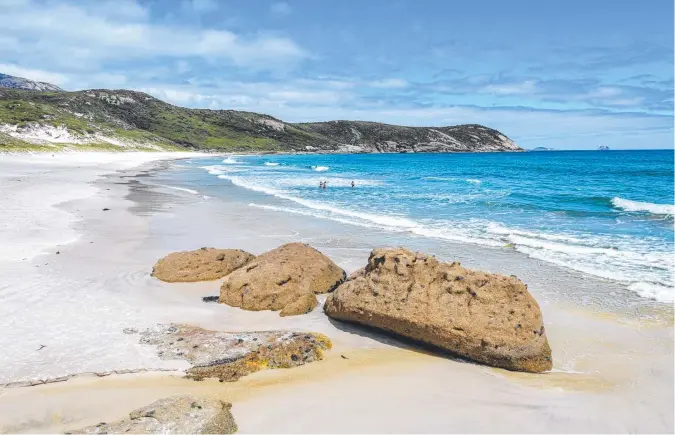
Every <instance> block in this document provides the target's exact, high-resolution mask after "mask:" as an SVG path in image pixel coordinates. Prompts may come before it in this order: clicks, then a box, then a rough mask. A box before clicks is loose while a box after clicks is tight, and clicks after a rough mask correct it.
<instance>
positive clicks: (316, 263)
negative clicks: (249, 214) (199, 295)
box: [218, 243, 345, 315]
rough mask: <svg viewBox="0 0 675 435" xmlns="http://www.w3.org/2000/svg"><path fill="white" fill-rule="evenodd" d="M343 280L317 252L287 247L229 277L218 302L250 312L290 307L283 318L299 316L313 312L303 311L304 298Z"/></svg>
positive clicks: (341, 273)
mask: <svg viewBox="0 0 675 435" xmlns="http://www.w3.org/2000/svg"><path fill="white" fill-rule="evenodd" d="M344 279H345V272H344V271H343V270H342V269H340V268H339V267H338V266H337V265H336V264H335V263H333V262H332V261H331V259H330V258H328V257H326V256H325V255H323V254H322V253H321V252H319V251H317V250H316V249H314V248H312V247H311V246H309V245H306V244H304V243H288V244H286V245H282V246H280V247H278V248H276V249H273V250H271V251H269V252H266V253H264V254H262V255H260V256H258V257H256V258H255V260H253V261H251V262H250V263H249V264H247V265H246V267H242V268H241V269H238V270H235V271H234V272H232V273H231V274H229V275H228V276H227V277H226V278H225V281H224V282H223V285H222V287H221V288H220V299H219V300H218V302H220V303H224V304H228V305H231V306H233V307H240V308H243V309H245V310H252V311H259V310H273V311H277V310H283V309H284V307H286V306H287V305H290V304H294V305H295V306H294V307H292V308H293V309H289V310H286V311H285V312H284V314H288V315H293V314H303V313H304V312H307V311H309V310H311V308H314V307H313V306H312V307H311V308H310V309H308V310H305V308H308V304H311V303H312V300H311V298H308V297H307V295H313V294H316V293H326V292H330V291H332V290H333V289H335V287H337V286H338V285H339V284H340V283H342V281H344ZM314 305H316V304H314ZM299 307H303V309H300V310H299V311H300V312H298V308H299Z"/></svg>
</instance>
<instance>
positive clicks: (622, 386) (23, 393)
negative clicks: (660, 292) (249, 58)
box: [0, 153, 673, 433]
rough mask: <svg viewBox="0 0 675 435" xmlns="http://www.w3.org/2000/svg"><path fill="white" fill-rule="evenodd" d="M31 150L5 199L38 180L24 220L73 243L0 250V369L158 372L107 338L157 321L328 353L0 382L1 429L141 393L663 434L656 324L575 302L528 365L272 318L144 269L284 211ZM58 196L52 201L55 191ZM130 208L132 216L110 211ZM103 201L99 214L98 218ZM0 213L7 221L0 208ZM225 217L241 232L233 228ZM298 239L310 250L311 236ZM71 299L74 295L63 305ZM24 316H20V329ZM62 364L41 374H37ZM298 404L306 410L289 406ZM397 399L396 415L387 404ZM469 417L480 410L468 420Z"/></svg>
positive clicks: (384, 424)
mask: <svg viewBox="0 0 675 435" xmlns="http://www.w3.org/2000/svg"><path fill="white" fill-rule="evenodd" d="M143 154H145V153H143ZM191 156H193V155H188V156H186V157H191ZM46 157H47V156H44V159H43V160H44V161H35V162H33V161H31V160H30V158H27V156H26V157H23V160H21V159H19V160H21V161H14V162H8V161H7V160H5V159H3V158H2V157H0V169H2V171H1V172H0V173H2V174H6V175H5V176H3V175H0V177H2V178H0V183H3V185H4V184H5V183H6V182H7V183H9V181H7V180H11V179H21V180H22V181H20V182H18V181H15V183H17V184H18V183H24V182H27V181H29V180H28V178H30V183H31V184H30V185H29V187H30V190H27V191H19V190H18V189H12V191H13V192H14V194H15V196H14V197H13V198H18V199H21V198H22V195H24V194H23V193H22V192H34V193H35V194H37V193H40V192H42V191H43V189H47V188H48V187H49V186H51V187H53V190H51V191H50V192H52V193H51V195H49V197H48V198H44V201H36V202H37V203H38V204H39V205H40V207H42V208H40V209H35V210H39V211H38V212H37V213H35V212H34V211H33V209H30V210H28V211H29V212H32V213H28V215H32V214H37V215H40V214H42V213H45V211H44V210H48V209H49V208H54V206H56V207H57V208H56V210H57V211H58V212H60V213H65V214H66V215H69V216H70V217H69V218H68V219H69V220H66V219H65V217H64V219H56V220H54V219H55V218H50V219H44V220H43V221H42V225H44V226H45V228H47V229H49V224H50V223H55V224H58V228H59V230H58V232H59V236H60V235H62V234H63V235H65V234H68V235H69V236H70V235H71V234H77V235H79V239H77V240H76V241H74V242H72V243H68V244H65V245H64V242H68V241H69V239H67V238H66V237H63V238H58V240H57V239H54V240H50V241H49V242H50V243H53V242H54V241H56V242H57V243H58V244H59V247H58V248H56V249H59V250H60V252H61V253H60V254H58V256H57V255H56V254H55V252H54V251H55V245H35V249H38V248H39V249H41V250H44V249H45V248H46V249H47V251H48V253H47V254H45V255H40V256H38V257H36V258H34V260H33V261H29V260H25V261H18V262H16V261H11V262H9V261H7V260H0V275H1V276H0V278H3V279H4V283H5V287H3V288H2V289H0V297H3V298H5V297H7V296H11V297H12V298H11V299H10V300H9V301H7V299H3V305H4V306H5V307H6V309H12V312H10V313H7V314H8V315H4V316H0V319H1V320H0V327H2V329H3V331H7V332H8V334H9V335H7V334H6V335H5V337H4V341H3V342H2V343H1V344H2V345H3V348H4V349H5V352H4V353H3V356H2V362H3V364H0V367H5V368H6V367H8V366H9V365H10V364H11V365H12V366H16V367H18V370H19V372H23V373H25V374H29V373H28V372H29V371H30V370H38V371H39V370H47V371H49V369H50V367H53V368H58V367H59V366H60V365H61V364H63V363H66V362H68V358H72V359H73V360H75V362H76V363H75V364H74V365H71V368H72V370H75V371H77V370H80V371H96V370H92V368H94V369H96V368H97V367H95V366H96V364H99V367H100V368H102V369H104V370H113V369H117V368H120V369H123V368H130V367H129V366H127V367H123V366H117V367H116V366H114V364H119V362H120V361H121V362H122V363H124V361H125V359H127V360H128V361H134V362H135V363H137V362H138V361H139V358H140V361H145V365H146V366H147V367H159V366H157V365H154V364H155V363H156V357H155V355H153V354H152V352H151V351H150V350H148V349H144V348H142V347H140V346H138V344H137V343H135V342H134V340H133V339H129V340H128V341H119V340H124V339H125V337H124V335H123V334H122V333H121V329H122V328H123V327H125V326H141V327H142V326H143V325H146V324H151V323H153V322H157V321H184V322H193V323H195V324H199V325H200V326H203V327H208V328H212V329H221V330H247V329H252V328H253V329H257V330H264V329H275V328H276V329H294V330H308V331H315V332H322V333H325V334H327V335H329V336H330V337H331V339H333V341H334V343H335V348H334V350H333V351H331V352H329V355H328V358H327V359H326V360H325V361H323V362H319V363H312V364H309V365H307V366H304V367H300V368H295V369H289V370H271V371H267V372H260V373H257V374H254V375H251V376H248V377H246V378H243V379H242V380H240V381H238V382H236V383H234V384H227V385H223V384H218V383H217V382H216V383H212V382H205V383H194V382H192V381H186V380H183V379H180V378H178V377H177V376H176V375H169V374H137V375H111V376H108V377H105V378H77V379H72V380H69V381H67V382H63V383H59V384H52V385H45V386H38V387H31V388H18V389H8V390H4V391H2V392H1V394H0V409H2V411H0V431H1V432H57V431H64V430H66V429H72V428H75V427H81V426H84V425H86V424H90V423H97V422H98V421H107V420H111V419H115V418H119V417H121V416H122V415H124V414H125V413H126V412H128V411H129V410H131V409H133V408H134V407H137V406H141V405H145V404H147V403H149V402H150V401H152V400H154V399H156V398H161V397H166V396H168V395H172V394H176V393H185V392H189V393H194V394H202V395H215V396H219V397H222V398H223V399H226V400H230V401H232V402H233V404H234V407H233V414H234V416H235V419H236V420H237V423H238V424H239V426H240V431H241V432H242V433H246V432H249V433H254V432H355V431H360V432H376V431H379V432H392V431H393V432H420V431H424V432H475V431H483V432H494V431H515V432H522V431H540V432H547V431H563V432H569V431H580V432H597V431H612V432H623V431H633V432H648V431H656V432H668V431H672V430H673V423H672V416H673V414H672V405H673V398H672V390H670V389H669V388H667V387H669V386H670V385H672V379H673V378H672V325H671V327H670V332H669V330H668V329H667V328H666V329H664V327H663V326H651V327H650V326H648V325H641V324H639V323H637V324H636V323H625V322H616V321H615V320H613V319H604V318H601V317H599V316H596V315H593V314H591V313H588V312H585V311H584V310H583V309H579V310H578V312H575V311H570V310H566V309H563V308H562V307H557V306H549V307H548V308H547V311H546V313H545V321H546V324H547V331H548V333H549V334H550V340H551V345H552V347H553V348H554V360H555V361H556V363H555V366H554V369H555V370H554V372H552V373H549V374H546V375H542V376H536V375H535V376H532V375H520V374H512V373H508V372H504V371H502V370H497V369H491V368H488V367H482V366H476V365H473V364H467V363H464V362H458V361H453V360H449V359H447V358H444V357H440V356H436V355H428V354H425V353H420V352H419V350H417V349H410V348H408V347H406V346H404V345H401V343H399V342H397V341H396V340H393V339H391V338H388V337H384V336H380V335H378V334H376V333H371V332H367V331H363V330H361V329H359V328H349V327H344V326H343V327H341V328H338V327H337V326H340V325H336V324H334V323H333V322H330V321H328V320H327V318H326V317H325V316H324V315H323V313H322V312H321V310H320V309H317V310H315V311H314V312H312V313H310V314H309V315H305V316H298V317H296V318H286V319H283V318H280V317H278V315H277V314H276V313H269V312H255V313H254V312H245V311H242V310H238V309H234V308H230V307H225V306H222V305H217V304H203V303H202V302H201V301H200V300H199V297H200V296H203V295H206V294H212V293H214V292H217V285H215V286H214V285H212V284H208V283H201V284H193V285H175V286H167V285H166V284H162V283H158V282H156V281H153V280H152V279H151V278H150V277H149V276H148V272H149V268H150V267H151V266H152V264H153V262H154V260H156V258H158V257H159V256H161V255H163V254H164V253H165V252H167V251H171V250H177V249H186V248H194V247H197V246H203V245H223V244H225V243H227V244H230V245H233V247H234V245H236V247H240V248H244V249H250V250H251V251H253V252H260V251H262V250H265V249H268V248H269V247H271V246H275V245H278V244H279V243H280V242H281V241H284V240H289V239H293V238H294V237H297V236H294V235H293V233H292V232H291V231H287V230H290V229H292V227H289V226H288V225H289V224H291V225H292V222H293V221H292V219H293V218H292V217H291V218H290V219H285V220H284V221H283V222H280V220H279V219H276V220H275V219H274V218H272V216H275V214H274V212H273V211H265V210H261V211H260V214H252V213H251V211H250V210H247V211H245V212H244V213H245V214H243V215H241V216H238V215H237V214H236V213H238V212H237V211H236V208H232V207H229V206H225V205H223V206H221V205H219V204H218V203H217V201H212V200H208V201H207V200H204V198H203V197H202V196H201V195H200V194H194V193H193V192H190V191H187V190H181V189H176V187H180V186H171V185H168V184H167V185H164V186H161V185H159V186H157V187H148V186H144V185H142V184H137V181H138V180H141V181H142V180H143V179H142V178H134V177H133V176H132V177H131V178H129V177H130V176H131V175H133V174H129V173H127V174H111V175H108V176H107V177H106V178H104V179H102V180H100V181H99V182H97V183H96V184H95V185H94V186H91V185H89V184H88V183H89V182H91V181H93V180H95V179H96V178H99V177H101V176H102V175H103V174H105V173H108V174H110V173H112V172H114V171H117V170H124V169H129V168H133V167H136V166H138V163H139V161H138V160H136V161H133V162H131V161H129V160H123V159H122V160H118V161H110V160H106V161H102V160H105V159H104V158H103V156H94V157H92V158H90V160H88V161H86V162H82V161H78V162H68V161H67V159H65V158H64V159H63V160H59V159H60V158H59V159H57V161H55V162H50V161H49V159H47V158H46ZM153 157H154V156H153ZM13 158H14V157H13ZM166 158H173V156H167V157H166ZM41 159H42V158H41ZM10 160H11V159H10ZM92 160H93V161H92ZM147 162H149V161H145V162H141V163H147ZM78 166H79V168H78ZM146 168H148V169H146ZM138 171H140V172H142V173H143V174H144V175H150V176H151V177H150V179H152V170H151V168H149V167H147V166H146V167H145V168H138V169H137V170H135V171H133V172H138ZM38 174H39V176H38ZM123 177H126V178H123ZM132 181H133V183H131V182H132ZM158 184H159V182H158ZM22 189H26V188H24V187H22ZM89 189H92V191H90V190H89ZM106 189H111V190H106ZM163 192H165V193H163ZM61 193H62V194H63V195H62V196H59V195H61ZM23 198H24V200H25V195H24V196H23ZM62 198H67V199H66V200H65V201H67V203H65V204H64V203H63V202H62V201H57V200H60V199H62ZM47 199H48V200H47ZM57 204H58V205H57ZM134 207H137V208H140V209H143V210H148V211H147V212H146V211H144V212H143V213H132V212H130V211H129V210H128V209H129V208H131V209H133V208H134ZM103 208H110V210H109V211H106V212H103V211H102V209H103ZM17 209H19V208H17ZM66 210H67V211H66ZM158 210H159V211H161V213H160V214H159V215H157V214H156V211H158ZM228 210H229V211H228ZM227 213H230V214H229V215H227ZM10 216H12V219H14V218H15V216H17V215H14V214H12V215H10ZM53 216H57V215H56V214H54V215H53ZM64 216H65V215H64ZM153 216H155V217H153ZM3 219H4V220H8V219H7V215H6V214H5V215H3ZM240 221H245V222H247V223H250V225H249V227H254V228H245V227H243V226H242V225H241V222H240ZM272 221H275V222H272ZM303 224H304V222H303ZM31 225H34V224H31ZM66 229H69V230H71V231H72V232H73V233H67V232H66ZM52 230H53V227H52ZM151 230H152V231H151ZM305 230H306V231H310V232H309V233H308V234H305V235H304V236H305V237H317V236H318V235H319V234H320V231H321V226H319V227H318V228H317V230H316V232H317V233H316V235H312V234H313V233H312V232H311V231H312V229H311V228H308V229H305ZM24 235H25V234H24ZM28 235H30V231H29V232H28ZM329 236H330V235H326V237H329ZM15 240H18V241H20V240H21V238H20V237H19V236H17V237H16V238H15ZM24 240H25V238H24ZM308 241H309V243H312V244H315V245H316V244H318V245H319V247H321V246H322V244H323V242H322V241H321V239H319V238H314V239H313V240H308ZM91 242H93V243H91ZM50 246H51V248H50ZM227 247H229V246H227ZM331 252H332V251H331ZM364 255H367V252H361V251H355V254H345V255H344V257H342V258H343V260H342V261H343V262H342V264H341V265H342V266H343V267H345V268H346V269H348V270H349V269H353V268H354V267H356V266H358V265H359V264H360V262H361V261H362V259H361V257H362V256H364ZM351 258H354V259H353V260H351ZM38 259H39V261H37V260H38ZM43 260H44V263H43ZM352 261H353V262H352ZM45 263H46V264H45ZM8 266H11V270H10V267H8ZM38 266H39V267H38ZM45 288H46V290H48V291H47V292H45ZM53 292H59V293H58V294H57V295H53V294H50V293H53ZM79 292H81V293H79ZM73 293H76V294H77V297H74V298H72V299H69V296H68V295H70V294H73ZM12 295H15V296H12ZM45 298H46V299H45ZM59 303H64V304H63V305H58V304H59ZM90 310H93V312H92V313H88V311H90ZM65 313H68V314H69V315H65V316H64V314H65ZM90 314H91V320H88V319H89V315H90ZM31 315H34V316H36V319H35V320H36V323H35V324H33V323H31ZM69 317H73V318H74V319H69ZM37 320H39V322H37ZM70 320H76V322H74V324H73V325H71V326H70V327H69V328H66V329H62V330H58V328H56V329H57V330H56V331H52V332H50V333H49V334H45V332H44V331H45V330H46V329H49V328H52V329H54V328H55V327H63V325H64V324H69V322H70ZM79 320H81V322H78V321H79ZM20 323H23V324H20ZM102 324H103V325H102ZM17 327H18V328H19V330H18V331H17V332H16V333H13V332H12V331H13V330H15V329H16V328H17ZM21 328H23V329H21ZM84 331H86V333H83V332H84ZM12 334H15V335H12ZM78 334H79V335H82V336H83V337H77V336H76V335H78ZM87 336H92V337H93V339H91V340H87V339H86V338H87ZM645 337H647V338H649V339H648V340H645ZM0 340H2V339H0ZM45 340H47V343H46V344H47V347H46V348H44V349H43V350H41V351H39V352H44V353H38V352H37V351H36V350H35V349H36V348H37V346H36V347H32V345H33V344H45V343H41V341H45ZM50 340H51V341H50ZM59 340H61V341H63V343H60V342H59ZM106 340H107V342H106ZM669 342H670V344H669ZM24 344H25V346H24ZM668 346H670V347H668ZM88 349H89V350H88ZM655 349H660V350H658V351H655ZM50 352H52V353H50ZM341 355H345V356H347V357H348V358H349V359H343V358H341ZM17 362H19V363H20V364H19V365H16V363H17ZM134 367H137V365H135V366H134ZM669 367H670V368H669ZM19 372H17V373H19ZM577 372H581V373H577ZM63 373H64V372H63V371H60V372H59V371H58V370H54V376H56V375H62V374H63ZM645 373H647V375H645ZM650 373H651V374H650ZM654 373H656V374H654ZM47 374H49V373H47ZM39 376H40V377H45V373H44V372H41V373H40V374H39ZM15 379H17V378H10V380H15ZM139 388H140V389H141V390H139ZM139 391H143V393H142V394H139ZM66 397H67V399H66ZM308 401H309V402H311V403H312V405H311V409H309V411H306V409H307V407H308V405H307V403H308ZM397 409H401V410H403V409H405V412H392V410H397ZM298 410H301V412H300V413H298V412H297V411H298ZM486 413H489V415H490V416H491V418H490V419H485V418H484V417H485V415H486ZM336 415H339V416H341V418H339V419H336V418H335V416H336Z"/></svg>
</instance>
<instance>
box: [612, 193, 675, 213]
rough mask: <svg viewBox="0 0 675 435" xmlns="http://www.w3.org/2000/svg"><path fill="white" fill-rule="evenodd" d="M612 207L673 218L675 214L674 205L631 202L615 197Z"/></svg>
mask: <svg viewBox="0 0 675 435" xmlns="http://www.w3.org/2000/svg"><path fill="white" fill-rule="evenodd" d="M612 205H613V206H614V207H616V208H620V209H622V210H625V211H633V212H648V213H651V214H655V215H664V216H672V215H674V214H675V206H674V205H672V204H654V203H651V202H640V201H631V200H630V199H623V198H619V197H618V196H615V197H614V198H612Z"/></svg>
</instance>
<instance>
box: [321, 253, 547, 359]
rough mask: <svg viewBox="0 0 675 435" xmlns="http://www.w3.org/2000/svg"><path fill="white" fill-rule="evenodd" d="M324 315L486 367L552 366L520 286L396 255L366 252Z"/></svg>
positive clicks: (537, 314) (538, 321)
mask: <svg viewBox="0 0 675 435" xmlns="http://www.w3.org/2000/svg"><path fill="white" fill-rule="evenodd" d="M324 310H325V312H326V314H327V315H328V316H330V317H332V318H334V319H339V320H345V321H350V322H356V323H360V324H363V325H367V326H372V327H375V328H379V329H382V330H385V331H390V332H393V333H396V334H400V335H402V336H404V337H408V338H411V339H414V340H418V341H421V342H424V343H428V344H431V345H434V346H438V347H440V348H443V349H446V350H448V351H450V352H452V353H453V354H456V355H459V356H461V357H465V358H468V359H471V360H474V361H477V362H481V363H484V364H488V365H491V366H495V367H502V368H505V369H509V370H518V371H528V372H543V371H547V370H550V369H551V367H552V360H551V349H550V347H549V344H548V341H547V339H546V334H545V330H544V324H543V319H542V315H541V311H540V309H539V305H538V304H537V302H536V301H535V300H534V298H533V297H532V296H531V295H530V293H529V292H528V290H527V286H526V285H525V284H523V282H522V281H520V280H519V279H517V278H515V277H505V276H501V275H495V274H490V273H485V272H480V271H475V270H471V269H466V268H464V267H462V266H460V265H459V263H452V264H449V263H441V262H439V261H438V260H436V258H434V257H432V256H429V255H425V254H421V253H414V252H411V251H409V250H406V249H403V248H396V249H375V250H373V251H372V253H371V254H370V258H369V259H368V265H367V266H366V267H365V268H364V269H361V270H360V271H358V272H356V273H354V274H352V275H351V276H350V277H349V279H348V280H347V281H346V282H345V283H344V284H342V285H341V286H339V287H338V288H337V290H336V291H335V292H334V293H333V294H331V295H330V296H329V297H328V299H327V300H326V303H325V304H324Z"/></svg>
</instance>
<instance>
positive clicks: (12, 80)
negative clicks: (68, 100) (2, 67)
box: [0, 73, 63, 92]
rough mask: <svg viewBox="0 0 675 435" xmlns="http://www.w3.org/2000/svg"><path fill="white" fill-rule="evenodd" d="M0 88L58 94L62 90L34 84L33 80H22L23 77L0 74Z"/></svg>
mask: <svg viewBox="0 0 675 435" xmlns="http://www.w3.org/2000/svg"><path fill="white" fill-rule="evenodd" d="M0 88H13V89H24V90H27V91H39V92H44V91H48V92H59V91H63V89H61V88H59V87H58V86H56V85H52V84H51V83H45V82H36V81H33V80H28V79H24V78H23V77H14V76H10V75H8V74H3V73H0Z"/></svg>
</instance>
